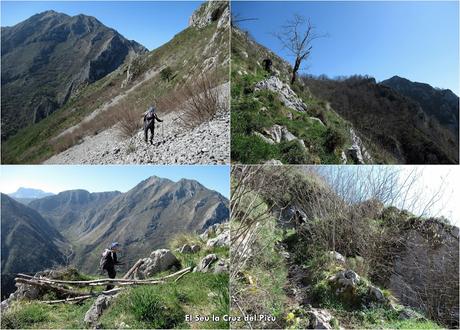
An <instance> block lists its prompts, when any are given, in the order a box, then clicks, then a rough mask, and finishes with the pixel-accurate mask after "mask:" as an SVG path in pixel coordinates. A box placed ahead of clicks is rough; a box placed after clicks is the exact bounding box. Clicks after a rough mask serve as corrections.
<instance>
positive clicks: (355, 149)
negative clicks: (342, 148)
mask: <svg viewBox="0 0 460 330" xmlns="http://www.w3.org/2000/svg"><path fill="white" fill-rule="evenodd" d="M350 136H351V141H352V145H351V147H350V148H348V150H347V156H348V157H350V158H351V159H352V160H353V161H354V162H355V163H356V164H360V165H362V164H368V163H372V157H371V155H370V154H369V152H368V151H367V149H366V148H365V146H364V144H363V142H362V141H361V139H360V138H359V136H358V135H356V133H355V131H354V130H353V128H350Z"/></svg>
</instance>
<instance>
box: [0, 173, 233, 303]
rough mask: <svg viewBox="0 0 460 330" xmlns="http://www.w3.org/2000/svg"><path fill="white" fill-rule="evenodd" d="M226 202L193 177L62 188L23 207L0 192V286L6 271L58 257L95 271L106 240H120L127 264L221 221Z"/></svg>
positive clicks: (38, 265)
mask: <svg viewBox="0 0 460 330" xmlns="http://www.w3.org/2000/svg"><path fill="white" fill-rule="evenodd" d="M228 207H229V205H228V200H227V199H226V198H225V197H223V196H222V195H220V194H219V193H217V192H215V191H212V190H209V189H207V188H205V187H204V186H203V185H201V184H200V183H198V182H197V181H194V180H187V179H182V180H180V181H178V182H173V181H171V180H168V179H162V178H159V177H151V178H149V179H147V180H144V181H142V182H140V183H139V184H138V185H137V186H135V187H134V188H132V189H131V190H129V191H128V192H126V193H120V192H103V193H89V192H87V191H85V190H70V191H64V192H61V193H59V194H57V195H53V196H48V197H44V198H39V199H35V200H33V201H31V202H30V203H29V206H25V205H23V204H21V203H18V202H16V201H14V200H13V199H12V198H10V197H8V196H6V195H2V224H1V225H2V228H1V229H2V230H1V231H2V292H5V293H8V292H11V291H10V289H11V285H12V282H11V277H8V276H9V275H11V274H14V273H17V272H34V271H38V270H41V269H44V268H46V267H50V266H51V265H54V264H56V265H57V264H62V263H63V262H64V260H68V262H69V263H71V264H74V265H76V266H77V267H78V269H80V270H81V271H84V272H88V273H97V272H98V262H99V258H100V254H101V252H102V251H103V250H104V248H106V247H108V246H109V245H110V243H111V242H114V241H117V242H119V243H120V244H121V248H122V252H121V259H122V260H123V261H125V262H126V266H125V267H126V268H128V267H130V266H131V265H132V264H133V263H134V262H135V261H137V259H138V258H141V257H143V256H145V255H147V254H149V253H150V252H151V251H153V250H155V249H157V248H164V247H168V243H169V241H170V240H171V238H172V237H174V236H175V235H176V234H179V233H182V232H188V233H190V232H202V231H204V230H205V229H206V228H208V227H209V226H211V225H213V224H215V223H221V222H225V221H228V219H229V209H228ZM30 251H33V253H31V252H30ZM45 260H46V262H45ZM3 278H5V280H4V281H3ZM3 284H5V287H4V285H3ZM8 288H9V289H8ZM3 290H6V291H3ZM3 294H4V293H2V295H3Z"/></svg>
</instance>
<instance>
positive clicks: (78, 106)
mask: <svg viewBox="0 0 460 330" xmlns="http://www.w3.org/2000/svg"><path fill="white" fill-rule="evenodd" d="M228 42H229V40H228V29H225V28H219V29H218V28H217V22H213V23H210V24H209V25H207V26H205V27H203V28H197V27H195V26H190V27H188V28H187V29H185V30H184V31H182V32H180V33H178V34H177V35H176V36H175V37H174V38H173V39H172V40H171V41H169V42H168V43H166V44H164V45H163V46H161V47H159V48H158V49H155V50H153V51H151V52H149V53H147V54H143V55H140V56H138V57H136V58H135V59H134V60H133V61H131V62H127V63H125V64H123V65H122V66H121V67H120V68H118V69H117V70H115V71H114V72H112V73H111V74H109V75H108V76H106V77H104V78H102V79H100V80H98V81H96V82H94V83H92V84H90V85H88V86H87V87H86V88H83V89H82V90H81V91H80V92H79V93H78V94H76V95H75V96H74V97H72V98H71V99H70V100H69V101H68V103H66V105H65V106H64V107H63V108H62V109H60V110H59V111H56V112H54V113H53V114H51V115H50V116H49V117H47V118H45V119H44V120H42V121H40V122H39V123H37V124H35V125H33V126H30V127H28V128H27V129H23V130H21V131H19V132H18V133H17V134H16V135H14V136H13V137H11V138H10V139H8V140H7V141H6V142H4V143H2V162H3V163H38V162H42V161H43V160H45V159H47V158H49V157H50V156H52V155H53V154H55V153H57V152H60V151H62V150H65V149H67V148H69V147H70V146H72V145H74V144H76V143H78V142H79V141H80V140H81V138H82V137H84V136H86V135H91V134H97V133H99V132H100V131H102V130H104V129H105V128H108V127H111V126H113V125H114V124H116V123H117V122H119V121H120V120H121V118H123V117H126V114H127V113H128V112H131V113H136V116H137V114H139V116H140V113H142V112H143V111H145V109H146V108H147V106H148V105H150V104H152V102H153V101H154V100H160V99H161V98H162V97H165V98H168V95H171V96H170V97H172V95H173V91H174V89H175V88H178V87H179V86H182V85H183V84H184V83H186V82H187V81H193V79H196V77H198V76H199V75H200V74H201V73H202V72H203V71H213V69H212V68H213V65H210V60H209V59H210V58H214V60H213V61H214V63H215V64H214V65H215V66H216V67H217V68H218V69H217V71H216V73H215V75H216V76H217V77H218V79H219V82H224V81H227V80H228V65H227V64H225V63H226V60H227V59H228V52H227V51H226V50H227V49H228ZM210 45H212V46H210ZM165 68H169V69H170V70H171V76H170V77H169V79H165V77H164V76H163V75H162V74H160V71H162V70H163V69H165ZM162 77H163V78H162ZM127 78H129V79H127ZM122 94H126V95H125V96H124V97H122V98H120V99H119V100H118V102H114V103H110V101H111V100H113V99H114V98H115V97H117V96H120V95H122ZM103 105H105V106H106V107H107V111H105V112H104V113H101V114H100V115H96V116H95V117H94V118H93V119H92V120H90V121H88V122H86V123H84V124H83V125H81V127H79V128H78V129H77V130H75V131H73V132H68V133H67V134H63V135H61V136H59V135H60V134H61V133H62V132H64V131H65V130H66V129H68V128H70V127H72V126H74V125H77V124H79V123H80V122H81V121H82V120H83V118H85V117H86V116H88V115H89V114H91V113H93V112H94V111H95V110H96V109H98V108H100V107H101V106H103ZM158 108H159V111H160V112H164V111H165V110H171V109H162V107H161V105H160V106H159V107H158ZM58 136H59V137H58Z"/></svg>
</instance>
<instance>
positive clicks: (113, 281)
mask: <svg viewBox="0 0 460 330" xmlns="http://www.w3.org/2000/svg"><path fill="white" fill-rule="evenodd" d="M139 266H140V265H139ZM190 270H191V267H187V268H184V269H182V270H180V271H178V272H175V273H174V274H170V275H167V276H163V277H160V278H153V279H147V280H133V279H124V278H121V279H120V278H118V279H117V278H103V279H97V280H88V281H63V280H53V279H49V278H46V277H33V276H30V275H26V274H21V273H20V274H18V275H17V276H19V277H23V278H26V279H29V280H33V281H37V282H41V283H49V284H70V285H75V286H104V285H108V284H117V285H123V284H125V285H130V284H161V283H164V280H166V279H169V278H173V277H175V276H179V275H181V274H182V273H187V272H189V271H190ZM18 279H19V278H18Z"/></svg>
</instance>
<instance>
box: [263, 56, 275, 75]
mask: <svg viewBox="0 0 460 330" xmlns="http://www.w3.org/2000/svg"><path fill="white" fill-rule="evenodd" d="M272 64H273V62H272V60H271V59H269V58H266V59H264V60H263V61H262V65H263V66H264V70H265V71H267V72H272Z"/></svg>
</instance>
